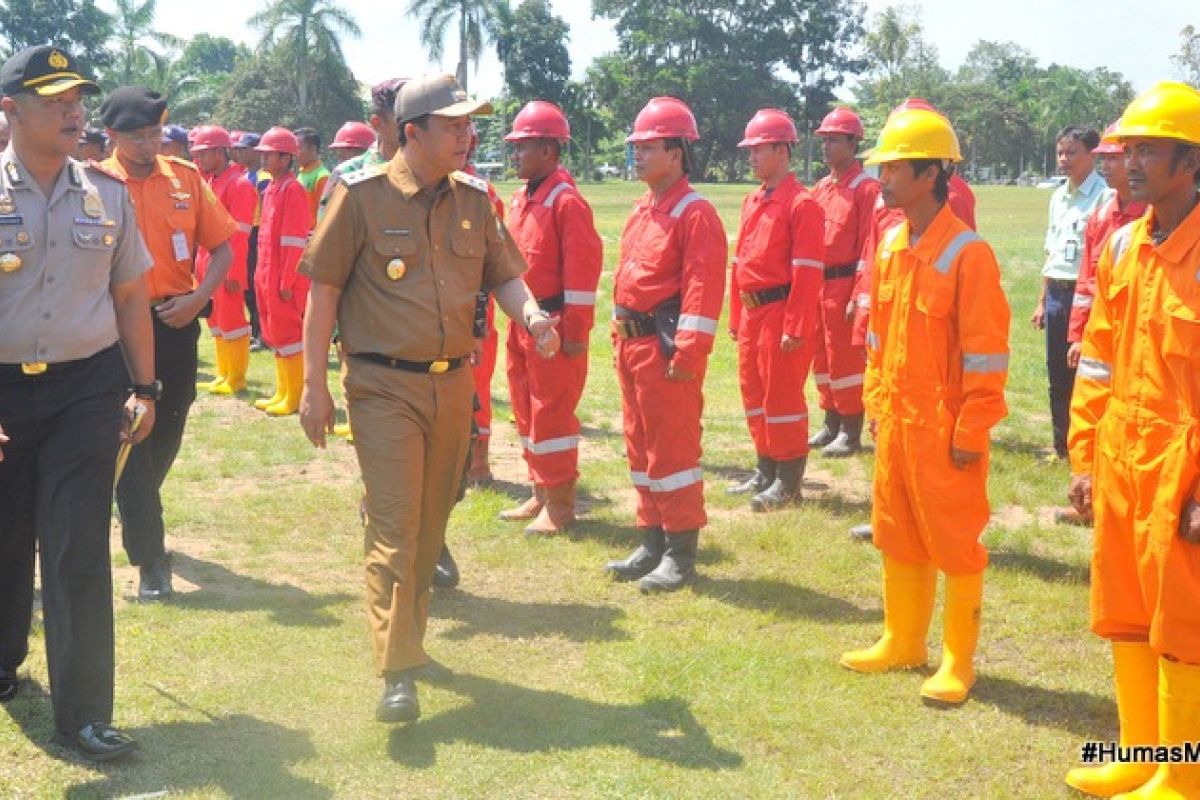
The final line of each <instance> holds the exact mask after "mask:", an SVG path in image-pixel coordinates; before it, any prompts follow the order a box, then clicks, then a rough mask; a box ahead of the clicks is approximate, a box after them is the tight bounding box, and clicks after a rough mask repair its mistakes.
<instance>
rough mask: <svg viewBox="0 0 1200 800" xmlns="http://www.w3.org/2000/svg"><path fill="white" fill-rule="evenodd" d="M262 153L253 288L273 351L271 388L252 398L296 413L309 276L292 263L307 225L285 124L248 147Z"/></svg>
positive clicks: (278, 413) (273, 409)
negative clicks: (263, 179) (265, 177)
mask: <svg viewBox="0 0 1200 800" xmlns="http://www.w3.org/2000/svg"><path fill="white" fill-rule="evenodd" d="M254 149H255V150H257V151H258V152H260V153H262V163H263V170H265V171H266V172H268V173H269V174H270V175H271V183H270V184H269V185H268V186H267V190H266V191H265V192H263V197H262V220H261V221H260V222H259V226H258V272H257V273H256V274H255V276H254V277H255V287H254V289H255V291H256V292H257V293H258V312H259V316H260V317H261V318H262V329H263V339H264V340H265V341H266V343H267V344H268V345H270V346H271V349H273V350H274V351H275V394H273V395H271V397H269V398H268V397H264V398H261V399H259V400H256V401H255V402H254V407H255V408H257V409H259V410H262V411H266V412H267V413H268V414H270V415H271V416H273V417H285V416H287V415H289V414H294V413H296V409H298V408H299V407H300V393H301V392H302V391H303V389H304V353H303V342H302V339H303V331H302V329H301V326H302V322H303V317H304V305H305V303H307V302H308V287H309V279H308V277H307V276H305V275H302V274H300V273H299V272H298V271H297V270H296V266H297V265H298V264H299V263H300V255H301V254H302V253H303V252H304V246H305V244H307V243H308V234H309V233H310V232H311V231H312V209H311V208H310V206H309V198H308V193H307V192H306V191H304V187H303V186H301V185H300V182H299V181H298V180H296V176H295V174H294V173H293V172H292V168H293V167H294V166H295V161H296V158H297V156H298V154H299V153H300V142H299V141H298V140H297V139H296V135H295V134H294V133H292V132H291V131H289V130H288V129H287V128H282V127H279V126H276V127H274V128H271V129H270V130H269V131H267V132H266V133H264V134H263V136H262V141H260V142H259V143H258V146H257V147H255V148H254Z"/></svg>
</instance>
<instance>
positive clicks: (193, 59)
mask: <svg viewBox="0 0 1200 800" xmlns="http://www.w3.org/2000/svg"><path fill="white" fill-rule="evenodd" d="M249 56H250V50H249V49H248V48H247V47H246V46H245V45H240V44H237V43H236V42H234V41H233V40H232V39H227V38H225V37H224V36H210V35H209V34H207V33H198V34H196V35H195V36H193V37H192V38H191V39H190V40H189V41H188V42H187V44H186V45H185V46H184V48H183V53H182V54H181V55H180V57H179V66H180V69H182V70H183V71H184V73H186V74H188V75H228V74H229V73H231V72H233V69H234V67H236V66H237V60H238V59H239V58H248V57H249Z"/></svg>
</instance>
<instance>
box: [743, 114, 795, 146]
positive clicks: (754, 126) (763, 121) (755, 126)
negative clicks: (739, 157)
mask: <svg viewBox="0 0 1200 800" xmlns="http://www.w3.org/2000/svg"><path fill="white" fill-rule="evenodd" d="M798 141H800V137H799V136H797V135H796V123H794V122H792V118H791V117H789V116H788V115H787V112H786V111H780V110H779V109H778V108H764V109H761V110H760V111H758V112H757V113H756V114H755V115H754V116H753V117H751V118H750V122H748V123H747V124H746V136H745V138H744V139H742V140H741V141H740V142H738V147H754V145H756V144H777V143H788V144H791V143H795V142H798Z"/></svg>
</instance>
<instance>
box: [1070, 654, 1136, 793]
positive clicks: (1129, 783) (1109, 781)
mask: <svg viewBox="0 0 1200 800" xmlns="http://www.w3.org/2000/svg"><path fill="white" fill-rule="evenodd" d="M1112 648H1113V683H1114V684H1115V686H1116V695H1117V717H1118V718H1119V719H1120V721H1121V744H1122V745H1124V746H1126V747H1129V746H1132V745H1155V744H1158V655H1157V654H1155V652H1154V651H1153V650H1151V649H1150V645H1149V644H1147V643H1146V642H1113V646H1112ZM1154 770H1155V767H1154V765H1153V764H1123V763H1121V762H1119V761H1112V762H1109V763H1108V764H1104V765H1102V766H1099V767H1076V768H1075V769H1073V770H1071V771H1070V772H1068V773H1067V785H1068V786H1070V787H1072V788H1074V789H1078V790H1079V791H1081V792H1083V793H1084V794H1090V795H1094V796H1096V797H1112V796H1113V795H1115V794H1119V793H1121V792H1129V791H1132V790H1134V789H1136V788H1138V787H1139V786H1141V785H1142V784H1144V783H1145V782H1146V781H1148V780H1150V778H1151V777H1153V775H1154Z"/></svg>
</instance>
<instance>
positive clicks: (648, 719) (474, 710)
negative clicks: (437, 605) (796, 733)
mask: <svg viewBox="0 0 1200 800" xmlns="http://www.w3.org/2000/svg"><path fill="white" fill-rule="evenodd" d="M444 688H445V689H447V690H449V691H452V692H454V693H456V694H459V695H462V696H463V697H465V698H468V699H469V700H471V702H470V703H469V704H468V705H466V706H463V707H461V708H456V709H454V710H452V711H447V712H445V713H443V714H438V715H437V716H435V717H431V718H429V719H426V720H422V721H420V722H418V723H416V724H415V725H410V726H408V727H404V728H396V729H394V730H393V731H392V734H391V738H390V740H389V742H388V754H389V755H390V756H391V757H392V759H393V760H394V761H397V762H399V763H401V764H404V765H405V766H409V767H415V768H427V767H432V766H434V765H435V764H436V763H437V747H438V745H448V744H453V743H455V742H466V743H470V744H475V745H478V746H480V747H486V748H489V749H493V750H504V751H508V752H512V753H553V752H559V751H563V750H583V749H587V748H597V747H601V748H624V749H626V750H630V751H632V752H633V753H636V754H637V755H638V756H640V757H642V758H649V759H654V760H656V761H665V762H668V763H671V764H675V765H678V766H681V767H687V768H691V769H703V770H725V769H733V768H735V767H739V766H741V765H742V763H743V758H742V756H741V755H739V754H738V753H736V752H733V751H731V750H726V749H724V748H722V747H718V746H717V745H716V744H714V743H713V741H712V738H711V737H710V736H709V735H708V731H707V730H706V729H705V728H704V727H703V726H702V725H701V724H700V723H699V722H697V720H696V717H695V715H693V714H692V711H691V708H690V707H689V705H688V703H687V701H686V700H683V699H681V698H677V697H669V698H652V699H649V700H645V701H643V702H641V703H638V704H636V705H613V704H608V703H598V702H595V701H592V700H583V699H581V698H578V697H572V696H571V695H567V694H563V693H561V692H552V691H540V690H538V689H529V688H526V687H524V686H517V685H515V684H511V683H504V682H501V681H495V680H491V679H490V678H484V677H480V676H478V675H465V674H461V673H460V674H458V675H456V676H455V678H454V681H453V682H452V683H449V684H447V685H446V686H445V687H444Z"/></svg>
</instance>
